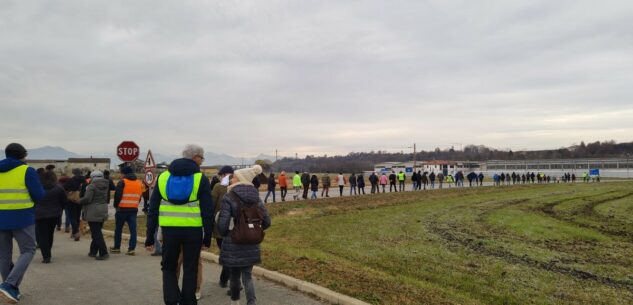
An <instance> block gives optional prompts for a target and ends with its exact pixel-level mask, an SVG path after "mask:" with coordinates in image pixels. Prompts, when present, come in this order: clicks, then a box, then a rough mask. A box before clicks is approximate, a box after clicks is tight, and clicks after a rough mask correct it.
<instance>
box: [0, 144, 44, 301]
mask: <svg viewBox="0 0 633 305" xmlns="http://www.w3.org/2000/svg"><path fill="white" fill-rule="evenodd" d="M4 153H5V155H6V159H4V160H2V161H0V274H2V284H0V298H2V299H4V300H5V301H7V302H9V303H11V304H16V303H17V302H18V301H19V300H20V297H21V295H20V289H19V288H18V287H19V286H20V283H21V282H22V278H23V277H24V273H26V269H27V268H28V267H29V264H30V263H31V260H33V256H34V255H35V208H34V206H35V203H34V202H35V201H37V200H40V199H42V198H44V195H45V191H44V188H43V187H42V184H41V183H40V179H39V177H38V175H37V172H36V171H35V169H33V168H32V167H29V166H28V165H26V163H24V161H25V158H26V154H27V153H26V149H25V148H24V147H23V146H22V145H20V144H18V143H11V144H9V145H7V147H6V148H5V150H4ZM14 239H15V241H16V242H17V243H18V247H20V256H19V257H18V260H17V261H16V262H15V263H14V262H13V240H14Z"/></svg>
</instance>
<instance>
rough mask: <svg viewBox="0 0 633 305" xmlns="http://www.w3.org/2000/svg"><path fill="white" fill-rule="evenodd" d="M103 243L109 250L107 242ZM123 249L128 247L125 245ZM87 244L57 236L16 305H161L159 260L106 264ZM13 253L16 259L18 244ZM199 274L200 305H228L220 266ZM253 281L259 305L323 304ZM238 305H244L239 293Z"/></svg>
mask: <svg viewBox="0 0 633 305" xmlns="http://www.w3.org/2000/svg"><path fill="white" fill-rule="evenodd" d="M106 242H107V244H108V247H109V246H112V240H111V239H109V240H106ZM123 244H124V245H123V246H124V247H122V248H126V247H125V246H126V245H127V244H126V241H124V242H123ZM89 245H90V237H89V236H83V237H82V239H81V241H79V242H75V241H72V240H71V239H70V238H69V234H67V233H61V232H57V233H56V234H55V241H54V246H53V250H52V253H53V258H52V263H50V264H43V263H42V262H41V261H42V257H41V254H40V253H39V251H38V252H37V253H36V256H35V258H34V259H33V262H32V263H31V265H30V267H29V269H28V271H27V273H26V275H25V277H24V280H23V282H22V285H21V286H20V291H21V292H22V295H23V296H22V299H21V301H20V302H19V304H42V305H44V304H46V305H50V304H68V305H72V304H82V305H89V304H95V305H97V304H99V305H110V304H112V305H115V304H116V305H120V304H135V305H139V304H157V305H158V304H164V303H163V301H162V300H163V295H162V275H161V271H160V257H152V256H150V255H149V253H147V252H146V251H145V249H144V248H139V249H137V255H136V256H127V255H125V254H110V259H109V260H107V261H96V260H95V259H94V258H90V257H88V248H89ZM13 253H14V260H16V259H17V255H18V253H19V251H18V247H17V244H16V245H14V251H13ZM264 259H265V258H264ZM203 270H204V271H203V272H204V275H203V284H202V299H201V300H200V301H199V302H198V304H214V305H216V304H227V305H228V304H230V298H229V297H228V296H227V295H226V291H227V289H226V288H220V286H219V285H218V279H219V274H220V266H219V265H216V264H213V263H204V266H203ZM254 282H255V291H256V295H257V300H258V302H257V304H260V305H261V304H266V305H319V304H326V303H322V302H319V301H316V300H314V299H312V298H311V297H309V296H306V295H304V294H301V293H299V292H296V291H293V290H290V289H288V288H285V287H283V286H279V285H277V284H274V283H271V282H268V281H266V280H263V279H257V278H255V279H254ZM0 303H1V301H0ZM240 304H242V305H243V304H246V297H245V296H244V293H243V292H242V295H241V299H240Z"/></svg>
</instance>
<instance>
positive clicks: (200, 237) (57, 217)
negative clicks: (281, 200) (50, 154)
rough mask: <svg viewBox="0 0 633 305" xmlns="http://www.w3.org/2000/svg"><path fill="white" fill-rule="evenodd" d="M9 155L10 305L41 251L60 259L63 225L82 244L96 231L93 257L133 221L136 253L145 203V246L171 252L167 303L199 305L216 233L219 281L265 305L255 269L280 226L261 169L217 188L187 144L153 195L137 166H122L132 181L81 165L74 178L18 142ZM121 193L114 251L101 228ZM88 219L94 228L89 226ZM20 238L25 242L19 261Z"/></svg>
mask: <svg viewBox="0 0 633 305" xmlns="http://www.w3.org/2000/svg"><path fill="white" fill-rule="evenodd" d="M5 155H6V158H5V159H4V160H1V161H0V273H1V275H2V283H1V284H0V298H2V299H4V300H5V301H7V302H9V303H11V304H16V303H18V302H19V300H20V299H21V297H22V294H21V292H20V288H19V287H20V284H21V282H22V280H23V278H24V274H25V273H26V271H27V268H28V266H29V265H30V263H31V261H32V260H33V258H34V256H35V254H36V249H37V248H39V249H40V253H41V255H42V263H44V264H49V263H51V262H52V261H53V260H52V257H53V255H52V248H53V239H54V236H55V234H54V233H55V231H56V230H57V231H61V230H62V228H63V229H64V230H65V231H66V232H67V233H70V237H71V238H72V239H73V240H75V241H79V240H80V238H81V236H82V233H85V232H87V231H90V234H91V237H92V241H91V243H90V246H89V250H88V257H91V258H94V259H95V260H100V261H103V260H107V259H108V258H109V257H110V254H117V253H121V249H120V248H121V243H122V229H123V226H125V225H127V226H128V228H129V229H130V239H129V243H128V248H127V251H126V252H125V253H126V254H127V255H129V256H135V255H136V251H135V250H136V240H137V225H136V220H137V214H138V210H139V205H140V202H141V200H142V199H143V200H144V205H143V211H144V212H146V213H147V235H146V236H147V238H146V241H145V248H146V249H147V250H148V251H151V252H153V254H152V255H160V256H161V257H162V260H161V266H162V268H161V270H162V272H163V300H164V302H165V304H168V305H171V304H197V300H199V299H200V298H201V293H200V289H201V284H202V269H201V268H202V262H201V258H200V257H201V255H200V252H201V251H204V250H207V249H209V247H211V239H212V238H215V240H216V244H217V246H218V248H219V249H220V264H221V265H222V272H221V274H220V276H219V279H218V283H219V285H220V286H221V287H225V288H226V287H230V289H229V290H228V292H227V294H228V295H229V296H230V300H231V301H230V302H231V304H239V299H240V292H241V290H244V292H245V295H246V299H247V304H248V305H255V304H256V302H257V298H256V296H255V289H254V285H253V281H252V270H253V266H254V265H256V264H259V263H260V262H261V252H260V243H261V242H262V241H263V237H264V230H266V229H268V227H270V225H271V220H270V216H269V215H268V212H267V210H266V208H265V206H264V203H263V202H262V200H261V199H260V198H259V191H258V189H257V188H256V187H255V185H253V181H255V177H256V176H257V175H259V174H261V172H262V168H261V167H260V166H259V165H256V166H254V167H252V168H245V169H239V170H233V168H231V167H229V166H225V167H223V168H222V169H221V170H220V172H219V173H218V175H217V177H216V178H217V180H218V181H217V183H214V184H213V186H212V184H211V183H210V181H209V179H207V178H206V177H205V176H204V175H203V174H202V173H201V172H200V165H201V164H202V161H203V160H204V150H203V149H202V147H200V146H198V145H188V146H186V147H185V149H184V150H183V157H182V158H181V159H177V160H174V161H173V162H172V163H171V164H170V166H169V168H168V169H167V170H166V171H165V172H163V173H162V174H160V175H159V176H158V183H157V186H156V187H155V188H154V189H153V191H151V195H150V189H149V188H148V186H147V185H146V184H144V182H143V181H140V180H139V179H138V178H137V177H136V175H135V174H134V173H133V171H132V169H131V168H129V167H123V168H122V169H121V173H122V175H123V177H122V178H121V179H120V180H119V181H118V183H117V184H116V185H115V184H114V182H113V180H112V179H111V178H110V177H109V172H107V171H103V172H102V171H98V170H95V171H92V172H87V173H82V171H81V170H79V169H74V170H72V173H73V175H72V176H71V177H66V176H62V177H60V178H58V177H57V175H56V174H55V171H54V166H47V167H46V168H40V169H37V170H35V169H33V168H32V167H29V166H28V165H27V164H26V156H27V151H26V149H25V148H24V147H23V146H22V145H20V144H18V143H11V144H9V145H8V146H7V147H6V148H5ZM112 191H114V198H113V200H112V202H113V205H114V208H115V210H116V212H115V232H114V235H115V236H114V245H113V247H110V248H108V247H107V245H106V241H105V238H104V236H103V232H102V229H103V225H104V223H105V221H107V220H108V216H109V213H108V205H109V203H110V202H111V200H110V199H111V198H110V196H111V192H112ZM273 198H274V194H273ZM64 215H65V222H63V221H62V220H63V219H62V218H63V216H64ZM85 223H87V225H88V226H89V229H84V224H85ZM159 228H160V230H159ZM14 240H15V241H16V242H17V244H18V247H19V248H20V253H19V256H18V257H17V260H15V261H14V260H13V242H14ZM180 270H182V276H183V280H182V287H180V286H179V284H178V281H179V277H180V273H181V272H180Z"/></svg>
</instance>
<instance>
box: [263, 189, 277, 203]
mask: <svg viewBox="0 0 633 305" xmlns="http://www.w3.org/2000/svg"><path fill="white" fill-rule="evenodd" d="M270 194H273V202H275V190H272V191H268V193H266V197H265V198H264V201H267V200H268V196H270Z"/></svg>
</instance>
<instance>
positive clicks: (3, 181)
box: [0, 165, 35, 211]
mask: <svg viewBox="0 0 633 305" xmlns="http://www.w3.org/2000/svg"><path fill="white" fill-rule="evenodd" d="M28 168H29V167H28V165H20V166H18V167H16V168H14V169H12V170H10V171H8V172H4V173H0V210H2V211H10V210H23V209H30V208H33V206H34V205H35V204H34V203H33V200H31V195H30V194H29V191H28V189H27V188H26V182H25V178H26V170H27V169H28Z"/></svg>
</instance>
